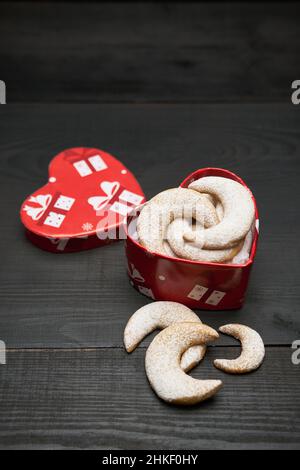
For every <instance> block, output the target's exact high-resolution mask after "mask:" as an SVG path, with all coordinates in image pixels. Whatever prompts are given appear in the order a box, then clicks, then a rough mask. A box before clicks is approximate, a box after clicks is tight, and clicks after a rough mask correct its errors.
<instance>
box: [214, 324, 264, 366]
mask: <svg viewBox="0 0 300 470" xmlns="http://www.w3.org/2000/svg"><path fill="white" fill-rule="evenodd" d="M219 331H221V333H224V334H227V335H230V336H233V337H234V338H236V339H238V340H239V341H240V342H241V346H242V352H241V354H240V356H239V357H238V358H237V359H215V361H214V365H215V366H216V367H217V368H218V369H221V370H223V371H224V372H228V373H229V374H245V373H247V372H251V371H253V370H255V369H257V368H258V367H259V366H260V365H261V364H262V362H263V360H264V357H265V346H264V343H263V340H262V338H261V336H260V335H259V334H258V333H257V332H256V331H255V330H253V329H252V328H249V327H248V326H245V325H239V324H229V325H224V326H221V328H219Z"/></svg>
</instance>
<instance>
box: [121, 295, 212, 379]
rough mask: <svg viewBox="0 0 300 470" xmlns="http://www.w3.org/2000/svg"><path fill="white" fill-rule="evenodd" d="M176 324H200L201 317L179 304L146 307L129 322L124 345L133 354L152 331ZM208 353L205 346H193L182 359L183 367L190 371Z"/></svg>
mask: <svg viewBox="0 0 300 470" xmlns="http://www.w3.org/2000/svg"><path fill="white" fill-rule="evenodd" d="M176 322H198V323H202V322H201V320H200V319H199V317H198V316H197V315H196V314H195V313H194V312H193V311H192V310H191V309H189V308H188V307H186V306H185V305H182V304H180V303H177V302H168V301H159V302H152V303H150V304H147V305H144V306H143V307H141V308H140V309H138V310H137V311H136V312H135V313H134V314H133V315H132V316H131V317H130V318H129V320H128V323H127V325H126V327H125V330H124V345H125V348H126V351H127V352H132V351H133V350H134V349H135V348H136V347H137V346H138V344H139V343H140V342H141V341H142V340H143V339H144V338H145V336H147V335H148V334H150V333H151V332H152V331H154V330H157V329H160V330H161V329H164V328H167V327H168V326H170V325H171V324H173V323H176ZM205 352H206V347H205V346H192V347H191V348H190V349H188V350H187V351H186V352H185V353H184V354H183V355H182V358H181V367H182V369H183V370H184V371H189V370H190V369H192V368H193V367H195V365H196V364H198V363H199V362H200V361H201V360H202V359H203V357H204V355H205Z"/></svg>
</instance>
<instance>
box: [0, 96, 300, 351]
mask: <svg viewBox="0 0 300 470" xmlns="http://www.w3.org/2000/svg"><path fill="white" fill-rule="evenodd" d="M0 120H1V138H0V139H1V140H0V195H1V197H0V211H1V214H2V218H1V237H0V250H1V261H2V270H1V274H0V296H1V303H0V337H1V339H3V340H5V341H6V343H7V345H8V346H9V347H16V348H18V347H24V348H30V347H46V348H47V347H97V346H121V345H122V334H123V329H124V326H125V324H126V321H127V319H128V318H129V316H130V315H131V314H132V313H133V312H134V311H135V310H136V309H137V308H139V307H140V306H142V305H144V304H145V303H146V302H148V300H147V299H146V298H145V297H143V296H141V295H140V294H138V293H137V292H136V291H135V290H134V289H132V287H131V286H130V285H129V283H128V280H127V276H126V268H125V258H124V256H123V246H122V243H117V244H114V245H111V246H107V247H105V248H101V249H98V250H93V251H90V252H82V253H76V254H71V255H59V256H55V255H53V254H49V253H46V252H43V251H41V250H39V249H38V248H36V247H35V246H33V245H31V244H30V243H29V242H28V241H27V240H26V239H25V238H24V236H23V231H22V227H21V225H20V222H19V217H18V211H19V207H20V205H21V202H22V200H23V199H24V198H25V197H26V196H27V195H28V194H29V193H30V192H32V191H33V190H34V189H35V188H37V187H39V186H41V185H42V184H44V182H45V180H46V177H47V164H48V162H49V160H50V159H51V157H52V156H53V155H55V154H56V153H57V152H59V151H60V150H62V149H63V148H67V147H71V146H76V145H90V146H98V147H100V148H103V149H104V150H107V151H110V152H111V153H113V154H114V155H116V156H117V157H119V158H120V159H121V160H123V161H124V163H125V164H126V165H128V167H129V168H130V169H131V170H132V171H133V172H134V173H135V174H136V176H137V177H138V179H139V181H140V182H141V184H142V186H143V188H144V190H145V192H146V194H147V196H148V197H151V196H152V195H154V194H156V193H157V192H159V191H161V190H163V189H165V188H168V187H172V186H176V185H178V184H179V182H180V181H181V179H182V178H183V177H185V176H186V175H187V174H189V173H190V172H191V171H193V170H195V169H196V168H200V167H203V166H219V167H223V168H228V169H230V170H233V171H234V172H236V173H238V174H240V175H241V176H242V177H243V178H244V179H245V180H246V181H247V182H248V184H249V186H250V187H251V188H252V190H253V191H254V194H255V195H256V197H257V200H258V203H259V210H260V217H261V237H260V241H259V249H258V254H257V258H256V262H255V266H254V268H253V271H252V278H251V283H250V287H249V291H248V295H247V300H246V304H245V306H244V308H243V309H241V310H240V311H235V312H216V313H213V312H210V313H207V312H206V313H205V312H203V311H201V312H199V315H200V317H201V318H202V320H203V321H205V322H207V323H209V324H210V325H212V326H214V327H218V326H220V325H222V324H225V323H227V322H232V321H234V322H240V323H246V324H249V326H252V327H254V328H256V329H257V330H258V331H259V332H260V333H261V334H262V337H263V339H264V341H265V342H266V343H267V344H271V345H276V344H286V345H290V344H291V342H292V341H294V340H295V339H297V338H299V337H300V319H299V306H300V305H299V304H300V302H299V300H300V294H299V288H298V279H299V275H300V272H299V271H300V267H299V262H298V260H299V240H298V237H299V217H298V205H297V204H296V203H295V202H296V201H298V199H299V181H298V174H299V166H300V159H299V156H300V135H299V125H300V114H299V112H298V109H296V107H293V106H291V105H275V104H274V105H247V106H244V105H243V106H240V105H201V106H200V105H199V106H198V105H194V106H183V105H179V106H171V105H170V106H157V105H155V106H128V105H126V106H125V105H124V106H116V105H115V106H103V105H102V106H100V105H99V106H89V105H86V106H85V105H78V106H76V107H74V106H63V105H59V106H57V105H56V106H55V105H53V106H40V105H35V106H14V105H11V106H2V107H1V108H0ZM221 341H222V342H221V343H220V344H225V341H226V344H236V343H235V341H234V340H232V339H226V340H225V339H224V338H222V340H221Z"/></svg>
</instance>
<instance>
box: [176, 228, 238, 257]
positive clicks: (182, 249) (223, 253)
mask: <svg viewBox="0 0 300 470" xmlns="http://www.w3.org/2000/svg"><path fill="white" fill-rule="evenodd" d="M189 232H190V233H193V232H192V228H191V224H190V222H189V221H188V220H186V219H175V220H173V222H171V223H170V225H169V226H168V229H167V239H168V242H169V245H170V247H171V250H172V251H173V252H174V253H176V255H177V256H178V257H179V258H184V259H188V260H192V261H203V262H210V263H222V262H225V261H229V260H231V259H232V258H233V257H234V256H235V255H236V254H237V253H238V252H239V251H240V249H241V248H242V245H243V244H242V243H239V244H237V245H236V246H235V247H233V248H227V249H226V248H225V249H222V250H207V249H202V248H201V246H202V245H203V241H204V237H205V229H202V230H196V237H198V238H199V239H200V242H199V244H198V242H197V238H196V239H195V241H194V242H191V243H190V242H188V241H187V239H188V238H190V239H192V236H190V237H188V233H189Z"/></svg>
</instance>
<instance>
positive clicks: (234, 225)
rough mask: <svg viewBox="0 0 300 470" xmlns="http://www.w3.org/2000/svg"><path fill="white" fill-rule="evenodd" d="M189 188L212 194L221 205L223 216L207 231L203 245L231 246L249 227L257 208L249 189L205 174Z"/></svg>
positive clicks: (245, 233) (208, 246) (228, 180)
mask: <svg viewBox="0 0 300 470" xmlns="http://www.w3.org/2000/svg"><path fill="white" fill-rule="evenodd" d="M189 189H193V190H195V191H199V192H200V193H209V194H211V195H213V196H214V197H215V198H217V199H218V200H219V201H220V203H221V204H222V208H223V212H224V213H223V219H222V220H221V222H220V223H218V224H216V225H214V226H213V227H210V228H207V229H206V230H205V239H204V244H203V248H205V249H219V250H220V249H224V248H231V247H233V246H235V245H236V244H237V243H238V242H240V241H241V240H242V239H243V238H245V236H246V235H247V233H248V232H249V230H250V227H251V225H252V222H253V219H254V215H255V209H254V204H253V200H252V197H251V193H250V191H249V190H248V189H247V188H246V187H244V186H243V185H242V184H240V183H238V182H237V181H234V180H231V179H229V178H223V177H219V176H206V177H203V178H200V179H198V180H196V181H194V182H193V183H191V184H190V185H189Z"/></svg>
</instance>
